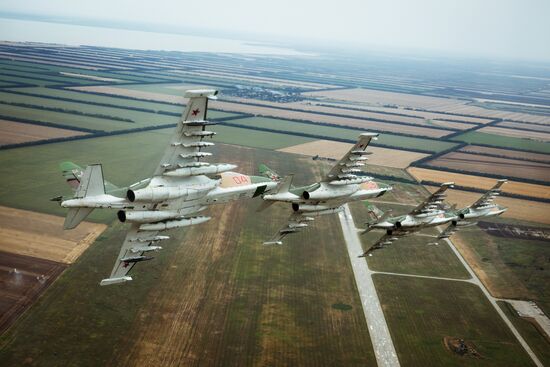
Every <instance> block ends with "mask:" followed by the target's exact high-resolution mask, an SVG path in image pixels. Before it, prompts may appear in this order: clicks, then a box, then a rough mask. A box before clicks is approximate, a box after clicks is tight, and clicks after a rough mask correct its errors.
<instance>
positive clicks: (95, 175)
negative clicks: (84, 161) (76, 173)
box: [63, 164, 105, 229]
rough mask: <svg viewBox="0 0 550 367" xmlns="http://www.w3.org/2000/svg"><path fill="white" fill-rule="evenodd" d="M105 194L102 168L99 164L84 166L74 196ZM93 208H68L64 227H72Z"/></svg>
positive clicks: (78, 197)
mask: <svg viewBox="0 0 550 367" xmlns="http://www.w3.org/2000/svg"><path fill="white" fill-rule="evenodd" d="M104 194H105V186H104V184H103V170H102V168H101V165H100V164H94V165H91V166H88V167H86V170H85V171H84V173H82V175H81V177H80V184H79V185H78V187H77V188H76V191H75V196H74V197H75V198H77V199H81V198H84V197H87V196H98V195H104ZM93 210H94V209H93V208H70V209H69V212H68V213H67V217H66V218H65V223H64V224H63V228H64V229H73V228H75V227H76V226H78V225H79V224H80V222H82V221H83V220H84V219H86V217H87V216H88V215H89V214H90V213H91V212H92V211H93Z"/></svg>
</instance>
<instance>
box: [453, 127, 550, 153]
mask: <svg viewBox="0 0 550 367" xmlns="http://www.w3.org/2000/svg"><path fill="white" fill-rule="evenodd" d="M453 140H458V141H464V142H466V143H469V144H486V145H491V146H495V147H503V148H515V149H524V150H530V151H533V152H541V153H550V143H544V142H541V141H536V140H530V139H521V138H512V137H508V136H500V135H495V134H487V133H482V132H478V131H470V132H467V133H465V134H462V135H458V136H456V137H454V138H453Z"/></svg>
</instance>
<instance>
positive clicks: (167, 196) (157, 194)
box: [126, 186, 212, 203]
mask: <svg viewBox="0 0 550 367" xmlns="http://www.w3.org/2000/svg"><path fill="white" fill-rule="evenodd" d="M211 189H212V187H208V188H200V189H195V188H187V187H181V186H158V187H146V188H144V189H139V190H136V191H134V190H128V191H127V192H126V197H127V198H128V200H130V201H131V202H134V201H145V202H150V203H158V202H161V201H165V200H171V199H177V198H182V197H184V198H185V199H187V200H194V199H198V198H200V197H201V196H204V195H205V194H206V193H207V192H208V191H210V190H211Z"/></svg>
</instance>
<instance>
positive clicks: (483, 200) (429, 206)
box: [360, 180, 507, 257]
mask: <svg viewBox="0 0 550 367" xmlns="http://www.w3.org/2000/svg"><path fill="white" fill-rule="evenodd" d="M505 182H507V180H499V181H498V182H497V183H496V184H495V186H494V187H493V188H491V189H490V190H489V191H487V192H486V193H485V194H483V196H481V197H480V198H479V199H478V200H477V201H476V202H475V203H473V204H472V205H470V206H468V207H466V208H463V209H459V210H456V208H454V207H449V206H448V205H445V204H444V202H443V200H444V198H445V194H444V192H445V191H446V189H447V188H449V187H453V183H452V182H449V183H445V184H443V185H442V186H441V187H440V188H439V190H437V191H436V192H434V193H433V194H432V195H431V196H430V197H429V198H428V199H427V200H425V201H424V202H423V203H422V204H420V205H419V207H417V208H416V209H415V210H413V211H412V212H411V213H410V214H408V215H405V216H400V217H392V218H387V217H388V212H386V213H385V214H384V216H382V217H381V218H380V219H379V220H378V221H377V222H375V223H368V224H367V229H366V230H365V232H363V233H367V232H369V231H370V230H372V229H385V230H386V234H385V235H383V236H382V237H381V238H380V239H379V240H378V241H377V242H376V243H374V244H373V245H372V246H371V247H370V248H369V249H368V250H367V251H365V253H363V254H362V255H361V256H360V257H364V256H366V255H368V254H370V253H371V252H372V251H374V250H377V249H380V248H383V247H384V246H388V245H390V244H392V243H393V242H395V241H397V240H398V239H399V238H400V237H405V236H408V235H411V234H413V233H415V232H418V231H420V230H421V229H423V228H427V227H436V226H439V225H442V224H447V223H449V226H448V227H447V228H446V229H445V230H444V231H443V232H441V234H440V235H439V236H438V237H437V239H443V238H448V237H450V236H451V235H452V234H453V233H455V232H456V231H457V230H458V229H459V228H464V227H468V226H472V225H475V224H476V220H477V219H479V218H486V217H492V216H497V215H500V214H502V213H504V212H505V211H506V210H507V208H505V207H503V206H500V205H497V204H495V203H494V199H495V198H496V197H497V196H498V195H500V192H501V189H500V187H501V186H502V185H503V184H504V183H505ZM419 209H420V210H419ZM415 217H416V218H415ZM415 222H417V223H416V224H415Z"/></svg>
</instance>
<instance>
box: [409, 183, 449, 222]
mask: <svg viewBox="0 0 550 367" xmlns="http://www.w3.org/2000/svg"><path fill="white" fill-rule="evenodd" d="M453 185H454V182H447V183H444V184H442V185H441V186H440V187H439V189H437V191H436V192H434V193H433V194H431V195H430V196H429V197H428V198H427V199H426V200H424V201H423V202H422V203H421V204H420V205H418V206H417V207H416V208H415V209H414V210H413V211H412V212H410V213H409V214H410V215H420V214H430V213H431V212H433V211H435V210H438V208H439V207H440V206H441V204H442V203H443V199H444V198H445V191H447V189H448V188H450V187H453Z"/></svg>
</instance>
